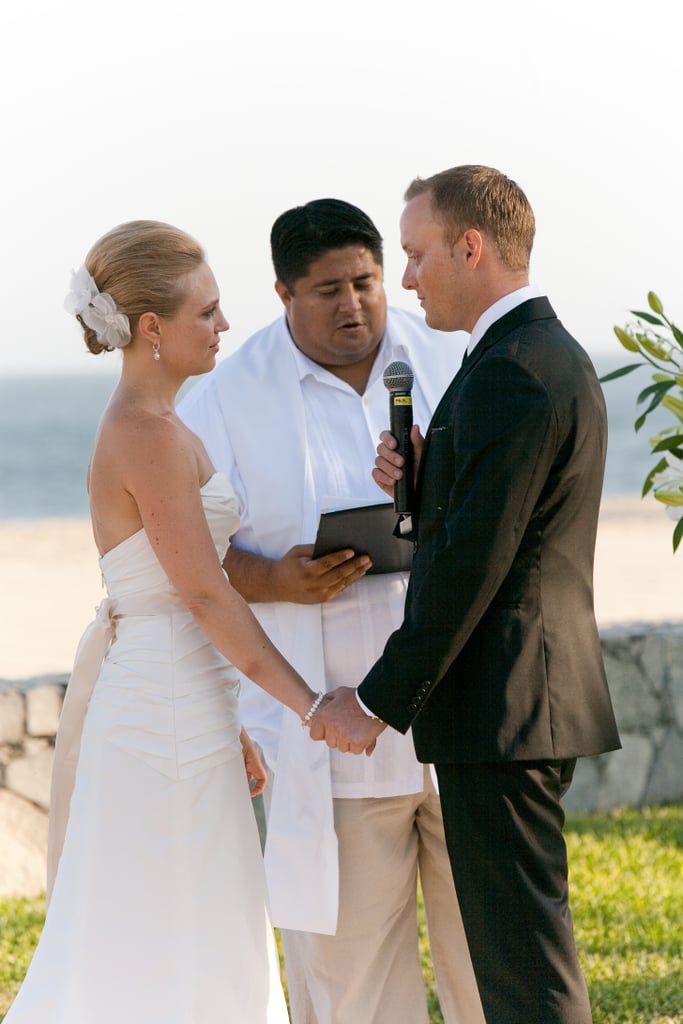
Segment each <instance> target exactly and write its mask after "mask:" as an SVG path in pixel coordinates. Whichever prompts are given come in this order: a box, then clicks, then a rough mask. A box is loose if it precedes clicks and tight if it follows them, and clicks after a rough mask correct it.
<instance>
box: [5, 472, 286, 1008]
mask: <svg viewBox="0 0 683 1024" xmlns="http://www.w3.org/2000/svg"><path fill="white" fill-rule="evenodd" d="M201 493H202V501H203V505H204V509H205V513H206V517H207V521H208V524H209V527H210V530H211V534H212V537H213V539H214V542H215V545H216V550H217V552H218V555H219V557H220V558H221V560H222V559H223V557H224V555H225V552H226V550H227V548H228V544H229V538H230V536H231V534H232V533H234V531H235V530H236V529H237V525H238V517H237V513H236V502H235V499H234V496H233V494H232V491H231V489H230V486H229V484H228V481H227V480H226V479H225V477H223V476H222V475H221V474H215V475H214V476H212V477H211V479H210V480H209V481H208V482H207V483H206V484H205V485H204V487H202V490H201ZM101 566H102V573H103V579H104V582H105V584H106V588H107V593H108V598H107V599H106V600H105V601H104V602H103V603H102V605H101V606H100V609H99V610H98V617H97V619H96V621H95V623H93V624H92V625H91V626H90V627H89V630H88V631H87V632H86V634H85V636H84V638H83V640H82V641H81V645H80V647H79V651H78V653H77V656H76V664H75V666H74V673H73V676H72V679H71V681H70V683H69V688H68V690H67V699H66V701H65V704H64V709H63V712H62V719H61V721H60V735H59V737H58V740H57V748H56V752H55V776H54V780H53V806H52V807H51V814H52V817H53V820H52V822H51V858H52V861H53V862H55V861H57V860H58V866H56V865H55V866H56V871H55V872H54V887H53V888H52V895H51V899H50V903H49V908H48V913H47V918H46V922H45V928H44V930H43V933H42V936H41V939H40V942H39V944H38V948H37V950H36V952H35V955H34V957H33V961H32V963H31V966H30V968H29V971H28V974H27V976H26V979H25V981H24V984H23V986H22V988H21V990H20V992H19V994H18V996H17V998H16V1000H15V1002H14V1004H13V1006H12V1007H11V1009H10V1011H9V1013H8V1015H7V1017H6V1024H286V1022H287V1021H288V1020H289V1018H288V1015H287V1010H286V1006H285V1001H284V996H283V992H282V987H281V984H280V976H279V966H278V961H277V952H276V949H275V943H274V938H273V932H272V928H271V925H270V921H269V918H268V912H267V909H266V896H265V880H264V873H263V862H262V856H261V849H260V845H259V840H258V833H257V828H256V823H255V819H254V814H253V811H252V808H251V806H250V797H249V792H248V785H247V779H246V773H245V770H244V763H243V759H242V751H241V746H240V742H239V731H240V723H239V716H238V707H237V689H238V684H237V681H236V680H237V676H236V672H235V670H234V669H233V667H232V666H231V665H230V664H229V663H228V662H227V661H226V660H225V659H224V658H223V657H222V656H221V655H220V654H219V653H218V652H217V651H216V649H215V648H214V647H213V646H212V645H211V644H210V643H209V642H208V641H207V639H206V637H205V636H204V634H203V633H202V631H201V630H200V629H199V627H198V626H197V625H196V624H195V622H194V619H193V618H192V616H191V615H190V614H189V612H188V611H187V610H186V609H185V607H184V605H183V604H182V603H181V601H180V599H179V598H178V595H177V594H176V592H175V590H174V589H173V587H172V586H171V584H170V582H169V580H168V578H167V576H166V575H165V573H164V572H163V570H162V568H161V566H160V564H159V562H158V561H157V559H156V557H155V555H154V552H153V550H152V548H151V546H150V544H149V541H148V539H147V535H146V534H145V532H144V531H143V530H141V531H140V532H139V533H136V534H134V535H133V536H131V537H129V538H128V539H127V540H125V541H123V542H122V543H121V544H119V545H118V546H117V547H116V548H114V549H113V550H112V551H109V552H108V553H107V554H106V555H104V556H103V558H102V559H101ZM93 683H94V685H93ZM88 698H89V701H88ZM86 706H87V711H85V708H86ZM83 715H84V721H83ZM81 722H82V732H81ZM79 746H80V753H79ZM70 772H71V775H75V784H74V785H73V793H72V794H71V785H72V782H71V780H70V778H69V776H70ZM67 818H68V821H67ZM62 842H63V849H62ZM60 849H61V858H60V857H59V852H60Z"/></svg>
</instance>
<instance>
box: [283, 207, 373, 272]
mask: <svg viewBox="0 0 683 1024" xmlns="http://www.w3.org/2000/svg"><path fill="white" fill-rule="evenodd" d="M347 245H362V246H364V247H365V248H366V249H368V250H369V251H370V252H371V253H372V255H373V257H374V260H375V262H376V263H377V264H378V265H379V266H380V267H381V266H382V260H383V254H382V236H381V235H380V233H379V231H378V230H377V228H376V227H375V225H374V224H373V223H372V221H371V220H370V218H369V217H368V215H367V214H366V213H363V211H362V210H359V209H358V207H357V206H352V205H351V203H345V202H343V200H341V199H314V200H312V202H310V203H306V205H305V206H295V207H294V208H293V209H291V210H287V211H286V212H285V213H281V214H280V216H279V217H278V218H277V220H276V221H275V223H274V224H273V227H272V230H271V232H270V251H271V255H272V258H273V267H274V268H275V276H276V277H277V279H278V281H282V283H283V284H284V285H286V286H287V288H289V289H290V291H293V290H294V286H295V284H296V282H297V281H298V280H299V278H301V277H305V276H306V274H307V273H308V269H309V267H310V265H311V263H314V262H315V260H317V259H320V257H321V256H324V255H325V253H328V252H330V251H331V250H332V249H342V248H344V247H345V246H347Z"/></svg>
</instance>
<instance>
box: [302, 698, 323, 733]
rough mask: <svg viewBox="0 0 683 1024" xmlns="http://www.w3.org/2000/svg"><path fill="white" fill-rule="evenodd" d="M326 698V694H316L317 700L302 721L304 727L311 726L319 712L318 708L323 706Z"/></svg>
mask: <svg viewBox="0 0 683 1024" xmlns="http://www.w3.org/2000/svg"><path fill="white" fill-rule="evenodd" d="M324 696H325V694H324V693H317V694H316V697H315V700H314V701H313V703H312V704H311V706H310V708H309V709H308V711H307V712H306V714H305V715H304V717H303V718H302V719H301V725H302V727H304V728H305V727H306V726H307V725H310V724H311V719H312V718H313V715H314V714H315V713H316V711H317V710H318V708H319V707H320V705H321V704H322V701H323V697H324Z"/></svg>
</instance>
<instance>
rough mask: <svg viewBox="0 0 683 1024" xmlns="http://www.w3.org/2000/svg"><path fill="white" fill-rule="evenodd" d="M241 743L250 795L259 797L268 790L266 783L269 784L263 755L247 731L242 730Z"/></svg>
mask: <svg viewBox="0 0 683 1024" xmlns="http://www.w3.org/2000/svg"><path fill="white" fill-rule="evenodd" d="M240 743H241V744H242V756H243V757H244V767H245V769H246V772H247V782H248V783H249V793H250V795H251V796H252V797H254V796H259V794H261V793H262V792H263V790H264V789H265V788H266V783H267V782H268V773H267V771H266V769H265V765H264V764H263V759H262V757H261V753H260V751H259V749H258V747H257V746H256V744H255V743H254V741H253V740H252V738H251V737H250V736H249V735H248V733H247V732H246V730H245V729H242V731H241V732H240Z"/></svg>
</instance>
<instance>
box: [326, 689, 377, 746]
mask: <svg viewBox="0 0 683 1024" xmlns="http://www.w3.org/2000/svg"><path fill="white" fill-rule="evenodd" d="M385 729H386V725H385V723H384V722H381V721H380V720H379V718H370V716H369V715H366V714H365V712H364V711H363V709H362V708H361V706H360V704H359V703H358V701H357V700H356V691H355V690H354V689H353V688H352V687H350V686H339V687H338V688H337V689H336V690H332V691H330V693H326V694H325V696H324V697H323V700H322V703H321V704H320V707H319V708H318V710H317V711H316V713H315V714H314V715H313V718H312V719H311V724H310V734H311V739H312V740H324V741H325V742H326V743H327V745H328V747H334V748H336V749H337V750H341V751H344V752H345V753H347V752H348V753H351V754H362V753H365V754H366V755H367V756H368V757H369V756H370V754H372V752H373V750H374V749H375V746H376V744H377V737H378V736H379V734H380V733H381V732H383V731H384V730H385Z"/></svg>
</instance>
